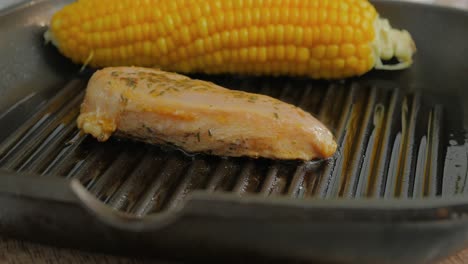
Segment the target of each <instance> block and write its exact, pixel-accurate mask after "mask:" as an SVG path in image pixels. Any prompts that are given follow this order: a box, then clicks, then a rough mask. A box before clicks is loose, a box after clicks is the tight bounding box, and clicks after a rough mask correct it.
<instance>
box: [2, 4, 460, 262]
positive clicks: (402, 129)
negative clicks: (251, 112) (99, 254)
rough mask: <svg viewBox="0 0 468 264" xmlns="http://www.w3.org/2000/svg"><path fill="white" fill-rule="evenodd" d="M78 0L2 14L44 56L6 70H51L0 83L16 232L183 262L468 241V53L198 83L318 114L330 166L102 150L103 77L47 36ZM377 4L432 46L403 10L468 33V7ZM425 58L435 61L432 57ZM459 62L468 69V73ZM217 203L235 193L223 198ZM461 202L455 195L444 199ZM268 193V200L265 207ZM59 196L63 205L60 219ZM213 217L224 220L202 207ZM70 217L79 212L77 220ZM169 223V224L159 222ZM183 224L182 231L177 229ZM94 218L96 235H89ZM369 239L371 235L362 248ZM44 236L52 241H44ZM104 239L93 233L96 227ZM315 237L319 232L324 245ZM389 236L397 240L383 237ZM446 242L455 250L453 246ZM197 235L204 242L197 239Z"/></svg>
mask: <svg viewBox="0 0 468 264" xmlns="http://www.w3.org/2000/svg"><path fill="white" fill-rule="evenodd" d="M65 2H66V1H65ZM65 2H64V1H54V0H48V1H39V2H38V3H33V4H28V5H25V6H22V7H19V8H17V9H14V10H12V11H11V12H10V13H9V12H6V13H4V14H3V16H1V17H0V22H5V23H4V24H2V23H0V25H4V26H0V31H2V30H3V31H6V33H5V34H6V35H7V36H12V35H13V34H15V35H18V36H19V37H15V38H18V39H19V40H21V41H23V42H24V41H26V40H27V41H34V43H35V44H34V45H36V46H34V47H33V48H31V47H26V48H23V49H24V50H21V48H19V50H17V51H16V52H17V53H18V52H20V53H24V55H23V56H24V60H26V59H27V58H28V56H32V55H31V54H37V53H38V52H39V54H40V55H34V56H36V57H37V58H35V59H36V60H37V62H35V63H24V64H19V65H13V66H12V67H6V66H5V65H7V63H8V60H7V62H5V65H3V64H2V63H1V62H0V71H1V72H6V73H7V74H9V75H8V76H13V75H14V74H13V75H12V74H11V72H14V71H15V70H18V69H21V68H24V70H30V71H31V73H30V75H31V76H32V75H34V76H43V78H44V80H43V81H41V80H40V79H41V78H40V77H35V78H36V79H34V78H29V79H28V76H26V77H24V76H23V77H12V79H11V81H10V79H6V80H4V81H2V82H0V90H2V91H1V92H2V93H4V94H6V95H7V97H8V98H11V99H10V100H7V101H6V102H4V101H1V100H5V99H0V109H1V110H2V111H3V113H2V114H0V125H1V126H2V128H3V132H0V181H2V184H0V204H2V205H6V206H5V209H4V213H3V216H0V230H2V232H3V233H6V234H11V235H13V236H16V237H23V238H27V239H32V240H39V241H42V242H46V243H52V244H61V243H62V242H63V241H67V242H66V244H67V245H69V246H73V247H80V248H87V249H94V250H96V249H99V250H104V251H108V252H112V253H119V254H120V253H122V252H120V250H121V249H123V248H126V250H127V251H131V252H132V253H131V254H134V253H135V252H139V253H138V254H140V253H142V254H145V255H148V254H149V255H153V254H156V253H157V254H163V255H169V256H171V257H173V254H172V255H171V254H170V253H169V252H173V249H174V248H179V249H184V248H185V249H188V248H190V249H191V250H192V251H190V250H187V252H186V253H184V254H180V255H181V256H179V257H183V255H186V256H190V257H194V256H200V255H203V254H202V253H200V252H198V253H197V249H199V248H203V251H204V252H205V254H208V253H207V250H208V249H207V248H209V247H211V246H212V245H218V246H219V248H220V249H219V250H218V251H216V252H211V251H210V252H209V254H208V255H210V254H211V255H213V256H215V255H216V256H217V255H220V256H225V255H231V253H230V252H231V251H232V250H234V252H237V253H238V254H239V255H238V257H242V256H249V257H262V258H265V257H280V258H283V257H284V258H288V259H289V258H291V257H292V258H295V259H296V260H310V259H318V260H325V261H344V262H359V263H365V262H368V263H372V262H373V261H377V260H378V261H379V263H386V262H387V261H388V262H391V261H390V260H389V259H386V257H388V256H394V257H395V258H394V260H395V261H397V260H400V261H403V262H407V261H411V262H412V263H419V262H424V261H428V260H433V259H434V258H437V257H440V256H443V255H446V254H447V253H449V252H452V251H453V250H456V249H457V248H460V247H462V246H463V243H466V242H468V240H466V238H465V237H466V234H468V223H467V222H466V220H465V218H464V214H466V212H468V210H467V209H468V208H467V206H466V205H465V203H464V202H463V200H459V199H458V198H457V197H458V196H459V195H462V194H463V193H465V192H466V190H467V189H468V187H466V185H465V181H466V178H467V177H466V175H467V172H468V170H467V163H468V161H467V160H468V159H467V157H468V154H467V153H468V152H467V147H466V142H468V141H467V136H466V134H465V133H466V132H465V131H467V127H468V122H467V120H466V115H467V114H468V111H467V109H466V105H465V104H464V103H463V102H464V100H465V101H466V98H467V97H468V92H467V89H466V88H467V87H468V77H467V76H466V75H467V74H466V72H468V65H467V64H468V63H467V62H462V60H461V59H460V58H453V55H450V56H448V58H447V59H446V60H445V61H442V62H441V63H442V65H440V66H439V67H440V68H445V69H446V70H447V71H446V72H443V74H445V75H444V77H440V78H435V77H433V75H430V76H428V75H427V73H428V72H431V71H432V70H433V69H431V68H430V67H429V66H428V65H426V64H430V63H432V61H431V58H426V57H422V56H427V52H428V48H427V47H426V48H425V47H424V46H423V47H421V50H420V51H418V55H417V58H416V59H415V61H416V64H415V66H414V67H413V68H412V69H410V70H408V71H405V72H399V73H381V72H372V73H370V74H368V75H366V76H364V77H361V78H355V79H350V80H346V81H333V82H326V81H311V80H309V79H306V78H286V77H275V78H271V77H270V78H268V77H246V76H228V75H219V76H206V75H195V76H193V77H194V78H200V79H203V80H208V81H212V82H214V83H216V84H219V85H221V86H224V87H228V88H231V89H239V90H244V91H248V92H255V93H261V94H266V95H270V96H272V97H275V98H278V99H280V100H282V101H285V102H288V103H291V104H294V105H297V106H299V107H301V108H302V109H304V110H306V111H308V112H310V113H312V114H314V115H315V116H316V117H317V118H318V119H319V120H321V121H322V122H324V124H326V125H327V126H328V127H329V128H330V129H331V130H332V131H333V133H334V135H335V136H336V140H337V142H338V150H337V153H336V154H335V156H334V157H333V158H331V159H328V160H324V161H310V162H299V161H277V160H267V159H250V158H226V157H216V156H210V155H204V154H188V153H184V152H183V151H181V150H177V149H173V148H170V147H164V146H152V145H148V144H144V143H139V142H135V141H132V140H126V139H119V138H111V139H110V140H109V141H108V142H105V143H98V142H97V141H96V140H95V139H93V138H92V137H90V136H87V135H84V134H82V133H80V131H79V130H78V129H77V128H76V118H77V116H78V114H79V107H80V103H81V102H82V100H83V97H84V92H85V88H86V84H87V81H88V79H89V77H90V74H91V73H92V72H91V71H85V72H81V73H79V72H78V68H77V67H76V66H74V65H70V63H69V62H68V61H66V60H64V59H63V58H61V56H60V55H58V52H57V51H56V50H55V49H53V48H51V47H50V46H46V47H44V46H42V45H38V44H37V43H39V41H40V40H39V39H40V37H41V34H42V32H43V31H44V27H45V26H46V22H47V21H48V19H49V17H50V15H51V14H52V13H53V11H54V10H57V9H58V8H59V7H60V6H63V5H64V4H65ZM376 5H377V8H378V9H379V10H380V8H381V10H382V12H383V13H384V15H385V16H389V17H390V18H391V19H392V21H395V22H396V23H401V24H402V25H409V27H410V32H415V33H417V32H418V30H419V31H420V32H422V33H421V34H422V36H418V34H416V35H415V37H416V41H417V43H423V41H421V40H422V39H425V38H427V33H426V32H425V31H424V30H423V29H422V27H421V24H419V22H414V21H411V20H405V18H404V17H405V16H406V15H405V16H403V14H402V15H401V17H400V13H401V12H402V13H405V14H409V13H411V12H410V11H400V9H401V8H403V7H407V8H409V9H411V10H413V11H414V12H415V13H414V15H415V16H418V15H419V16H423V17H424V18H425V19H432V20H434V21H437V20H438V19H440V18H438V16H448V15H453V16H452V18H451V19H453V21H452V20H448V21H447V22H446V23H448V24H450V25H457V26H454V27H453V28H452V30H453V32H448V33H447V32H445V33H446V34H449V35H450V36H453V37H452V38H453V39H454V40H456V38H457V37H460V36H459V34H456V33H457V32H460V31H463V26H468V15H467V13H463V12H461V11H456V10H450V9H442V8H439V9H437V8H434V7H429V6H425V5H418V4H408V3H403V2H397V3H392V2H391V1H376ZM441 10H442V11H441ZM413 11H412V12H413ZM438 12H441V14H439V13H438ZM32 14H35V15H36V16H35V19H36V20H37V21H35V22H31V23H32V24H33V25H40V26H23V27H20V28H17V29H15V30H16V31H11V30H10V29H9V28H8V25H10V26H11V25H13V24H12V23H13V22H12V20H13V19H16V20H17V21H18V20H21V19H23V20H24V21H27V19H26V18H27V17H31V15H32ZM392 16H393V17H392ZM408 17H409V15H408ZM44 21H45V22H44ZM460 22H461V25H459V24H460ZM25 24H27V23H25ZM397 26H399V25H397ZM16 27H18V26H16ZM411 27H414V28H415V29H414V30H411ZM447 27H448V26H447ZM466 28H467V27H465V29H466ZM7 29H8V30H7ZM416 29H418V30H416ZM9 30H10V31H9ZM457 30H458V31H457ZM437 32H439V33H438V34H442V33H441V32H444V30H440V29H439V30H438V31H437ZM425 34H426V35H425ZM434 34H435V33H434ZM23 35H24V36H25V37H21V36H23ZM455 36H456V37H455ZM418 38H419V39H418ZM421 38H422V39H421ZM459 40H460V39H459ZM460 41H461V43H455V44H453V45H454V47H452V48H453V50H456V51H460V52H462V51H465V54H467V55H468V53H467V51H466V48H465V49H464V48H463V43H465V44H468V39H467V38H466V37H465V38H464V39H461V40H460ZM36 42H37V43H36ZM8 45H11V42H8V43H7V44H3V45H2V44H0V56H1V55H5V54H6V53H7V51H5V50H6V47H11V46H8ZM24 45H25V46H26V44H24ZM437 45H438V44H437V43H435V44H434V46H437ZM38 50H39V51H38ZM2 52H3V53H2ZM444 52H448V51H444ZM421 54H422V55H421ZM424 54H426V55H424ZM10 57H11V55H10ZM437 57H438V58H439V59H440V57H443V55H441V54H438V55H437ZM459 57H463V56H459ZM450 59H453V60H452V61H450ZM418 60H421V61H424V62H425V64H418ZM457 63H459V64H457ZM37 65H42V66H43V67H37ZM64 65H65V66H64ZM454 69H458V71H459V72H460V71H461V72H463V70H464V69H466V70H467V71H466V72H465V74H463V73H461V74H460V73H459V72H456V71H455V70H454ZM450 70H453V71H450ZM455 77H457V79H456V78H455ZM15 78H16V79H15ZM452 78H453V80H452ZM440 79H444V80H440ZM454 79H456V80H457V81H454ZM448 83H450V84H448ZM35 84H37V87H36V86H35ZM441 84H444V85H447V86H446V89H447V91H444V90H443V89H442V90H441ZM22 87H27V88H22ZM444 87H445V86H444ZM450 87H451V88H450ZM15 89H16V90H15ZM57 176H59V177H57ZM70 181H74V183H75V184H76V183H77V182H79V183H80V184H81V185H80V186H83V187H84V188H85V189H86V194H85V196H86V195H88V196H89V197H91V198H90V201H91V202H89V201H86V198H85V199H84V200H81V201H80V199H79V197H80V196H79V195H78V197H77V196H76V194H73V192H72V190H71V189H70V185H69V183H70ZM42 188H43V189H42ZM80 188H81V187H80ZM197 195H199V196H197ZM22 196H24V197H22ZM196 197H198V199H197V198H196ZM210 197H213V198H210ZM216 197H218V198H219V197H226V199H224V203H223V199H219V200H217V199H216ZM93 199H96V201H94V200H93ZM251 199H252V200H251ZM257 199H259V200H257ZM451 199H454V200H453V203H452V204H451V203H450V202H447V203H444V201H451ZM47 201H49V202H47ZM97 201H100V202H99V203H96V202H97ZM425 201H426V202H427V203H426V202H425ZM262 202H266V203H268V204H269V205H265V206H262ZM441 202H442V203H441ZM340 203H341V204H340ZM425 203H426V204H425ZM53 204H55V206H56V207H55V210H56V211H57V212H63V213H54V214H52V215H50V214H49V213H47V212H46V210H47V208H48V207H49V206H52V205H53ZM67 204H68V206H69V207H67V206H65V205H67ZM346 204H348V205H351V206H349V207H347V206H346ZM71 205H73V206H71ZM103 205H105V206H103ZM366 205H368V207H366ZM380 205H382V206H380ZM413 205H414V208H412V207H411V206H413ZM83 206H84V207H87V206H90V207H89V208H87V209H83ZM302 206H304V207H302ZM309 206H311V207H312V208H310V207H309ZM314 206H316V208H315V207H314ZM354 206H356V207H354ZM16 207H19V208H22V209H21V210H18V209H16ZM58 208H60V210H58ZM96 208H97V209H96ZM229 208H230V209H229ZM294 208H297V210H298V211H295V210H294ZM305 208H308V209H305ZM416 208H421V209H420V210H418V209H416ZM89 209H91V214H90V213H89V212H90V211H89ZM211 209H212V210H211ZM374 209H375V210H377V211H374V212H373V211H372V210H374ZM53 210H54V209H53ZM86 210H88V211H86ZM210 210H211V211H210ZM230 210H231V211H230ZM269 210H270V211H269ZM202 212H204V213H205V214H207V215H211V216H212V217H213V219H208V217H206V216H205V217H202V216H200V214H201V213H202ZM376 212H378V213H377V214H378V215H375V214H376ZM38 216H40V217H38ZM70 216H73V217H76V219H74V220H72V221H69V217H70ZM15 217H16V218H15ZM67 217H68V218H67ZM229 217H231V218H229ZM249 217H250V218H249ZM107 218H108V219H107ZM173 218H174V219H175V218H177V219H178V220H174V219H173ZM14 219H19V220H18V223H21V224H22V225H23V226H24V225H27V226H30V227H31V228H33V226H37V225H39V224H42V225H43V226H44V227H42V228H38V230H33V231H32V232H31V233H32V234H35V236H34V237H33V236H32V234H29V233H28V232H27V231H28V230H29V229H27V230H23V231H18V227H17V225H18V224H15V223H14V222H15V220H14ZM106 219H107V220H106ZM109 219H110V220H109ZM125 219H127V220H125ZM155 219H158V220H157V221H156V220H155ZM162 219H165V220H162ZM282 219H283V220H282ZM435 220H439V221H435ZM132 221H135V223H136V224H135V225H133V224H131V223H132ZM158 221H159V222H160V223H161V225H162V226H165V227H161V226H158V227H157V228H156V226H155V223H156V222H158ZM171 221H172V223H173V224H169V223H166V222H171ZM236 221H237V222H236ZM309 221H312V222H317V223H320V224H317V223H311V222H309ZM362 221H364V222H365V223H366V224H365V225H363V224H362ZM366 221H370V223H367V222H366ZM399 221H400V222H399ZM163 222H164V223H166V224H162V223H163ZM264 222H271V223H264ZM83 223H87V226H88V227H89V229H87V230H83ZM333 223H334V224H333ZM109 224H110V225H109ZM288 224H289V225H288ZM262 225H263V227H262ZM291 225H292V226H291ZM197 227H198V228H199V230H197ZM63 229H70V230H75V231H74V232H73V234H74V235H73V236H74V238H69V237H67V236H66V235H64V234H60V233H61V232H63ZM85 229H86V228H85ZM193 229H195V230H193ZM61 230H62V231H61ZM78 230H81V231H78ZM239 230H240V231H239ZM272 230H274V231H272ZM143 231H144V232H143ZM423 231H424V232H427V233H424V232H423ZM142 232H143V233H142ZM184 232H185V233H184ZM239 232H240V233H241V234H239ZM358 232H361V235H362V237H363V238H362V239H361V240H359V241H358V242H356V236H357V234H358ZM249 233H251V234H263V235H264V236H263V237H260V238H257V237H252V235H249ZM45 234H48V235H49V238H45V237H42V238H38V237H37V236H40V235H45ZM174 234H175V235H174ZM389 234H393V235H392V236H390V237H389V236H388V235H389ZM99 235H101V236H100V238H99V239H97V240H96V241H91V240H92V239H91V238H90V236H98V237H99ZM156 235H157V236H156ZM161 235H162V236H163V237H171V238H169V239H168V240H167V241H164V243H163V242H162V241H159V240H157V237H161ZM314 235H316V236H317V237H316V238H311V236H314ZM382 236H384V237H388V241H386V242H379V243H380V244H379V243H376V241H379V240H382ZM283 237H289V239H288V238H286V239H285V241H288V244H287V245H286V244H284V243H279V244H280V245H274V244H272V243H273V242H269V241H268V240H269V238H276V239H273V240H272V241H278V238H283ZM223 238H225V240H222V239H223ZM226 238H227V239H226ZM197 239H198V240H197ZM323 239H329V240H328V241H330V245H329V246H328V247H327V245H322V244H323V243H320V241H323ZM115 240H119V241H118V242H116V241H115ZM353 240H354V242H353ZM442 240H444V241H445V242H446V243H445V244H441V242H440V241H442ZM194 241H198V242H197V243H198V244H199V245H193V243H194ZM199 241H205V242H199ZM260 241H261V243H260ZM104 242H107V244H106V243H104ZM257 242H259V243H257ZM353 243H355V244H354V245H352V246H351V244H353ZM103 244H106V245H103ZM283 244H284V245H283ZM408 245H414V246H413V247H412V249H413V252H412V254H409V253H408V252H406V253H405V247H407V246H408ZM369 246H370V247H372V248H373V252H370V253H369V252H368V253H364V254H359V253H357V252H361V253H362V252H363V251H366V252H367V250H368V249H367V250H365V249H366V248H367V247H369ZM338 247H339V248H342V249H343V252H342V255H341V256H336V254H333V250H334V249H336V248H338ZM154 248H157V249H154ZM194 248H195V250H194ZM245 248H247V249H249V250H245ZM279 248H281V250H280V249H279ZM427 248H431V249H432V251H431V250H427ZM150 249H153V250H150ZM165 249H168V251H167V252H166V251H165ZM169 249H171V250H169ZM230 250H231V251H230ZM148 251H149V252H148ZM239 252H242V253H239Z"/></svg>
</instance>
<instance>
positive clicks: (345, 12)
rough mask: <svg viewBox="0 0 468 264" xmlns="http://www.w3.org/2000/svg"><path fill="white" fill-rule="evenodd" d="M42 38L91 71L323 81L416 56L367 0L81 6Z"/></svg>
mask: <svg viewBox="0 0 468 264" xmlns="http://www.w3.org/2000/svg"><path fill="white" fill-rule="evenodd" d="M45 38H46V39H47V40H50V41H52V42H53V43H54V44H55V45H56V46H57V47H58V48H59V50H60V51H61V52H62V53H63V54H64V55H65V56H67V57H69V58H71V59H72V60H73V61H74V62H76V63H81V64H89V65H90V66H94V67H105V66H118V65H124V66H125V65H126V66H131V65H134V66H146V67H158V68H161V69H164V70H171V71H177V72H183V73H191V72H206V73H244V74H254V75H258V74H270V75H302V76H310V77H312V78H327V79H330V78H345V77H350V76H358V75H362V74H364V73H366V72H368V71H369V70H371V69H373V68H377V69H402V68H406V67H409V66H410V65H411V63H412V55H413V53H414V52H415V45H414V42H413V40H412V38H411V36H410V35H409V33H408V32H407V31H404V30H403V31H400V30H396V29H393V28H392V27H391V26H390V24H389V23H388V21H387V20H385V19H382V18H380V17H379V15H378V13H377V11H376V10H375V8H374V7H373V6H372V5H371V4H370V3H369V2H368V1H367V0H328V1H327V0H81V1H78V2H75V3H72V4H70V5H68V6H65V7H64V8H63V9H62V10H60V11H59V12H57V13H56V14H55V15H54V16H53V18H52V21H51V26H50V29H49V31H47V32H46V33H45ZM393 57H396V58H397V59H398V61H399V63H397V64H394V65H384V64H383V63H382V60H381V59H384V60H388V59H391V58H393Z"/></svg>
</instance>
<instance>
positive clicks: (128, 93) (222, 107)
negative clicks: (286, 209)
mask: <svg viewBox="0 0 468 264" xmlns="http://www.w3.org/2000/svg"><path fill="white" fill-rule="evenodd" d="M78 127H79V128H80V129H81V130H82V131H83V132H85V133H89V134H91V135H93V136H94V137H96V138H97V139H98V140H99V141H106V140H107V139H108V138H109V137H110V136H111V135H112V134H113V133H117V134H119V135H121V136H124V137H130V138H134V139H137V140H141V141H145V142H150V143H156V144H159V143H163V144H170V145H174V146H177V147H180V148H182V149H183V150H186V151H188V152H207V153H212V154H216V155H223V156H250V157H265V158H275V159H299V160H311V159H315V158H328V157H330V156H332V155H333V154H334V152H335V150H336V143H335V141H334V138H333V135H332V133H331V132H330V131H329V130H328V129H327V128H326V127H325V126H324V125H323V124H322V123H320V122H319V121H318V120H317V119H315V118H314V117H313V116H311V115H310V114H309V113H306V112H305V111H303V110H301V109H299V108H297V107H295V106H293V105H290V104H286V103H284V102H281V101H279V100H276V99H274V98H271V97H268V96H264V95H259V94H252V93H246V92H242V91H235V90H229V89H225V88H223V87H220V86H217V85H215V84H213V83H209V82H205V81H200V80H194V79H190V78H188V77H185V76H182V75H179V74H176V73H169V72H164V71H160V70H155V69H147V68H138V67H110V68H105V69H103V70H100V71H97V72H96V73H95V74H94V75H93V76H92V77H91V79H90V81H89V83H88V87H87V90H86V96H85V99H84V102H83V104H82V106H81V113H80V116H79V117H78Z"/></svg>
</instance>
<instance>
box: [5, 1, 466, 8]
mask: <svg viewBox="0 0 468 264" xmlns="http://www.w3.org/2000/svg"><path fill="white" fill-rule="evenodd" d="M32 1H34V0H29V1H28V0H0V9H3V8H6V7H8V6H11V5H14V4H18V3H21V2H32ZM395 1H398V0H395ZM407 1H409V2H421V3H431V4H438V5H450V6H455V7H459V8H465V9H468V0H407Z"/></svg>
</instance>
